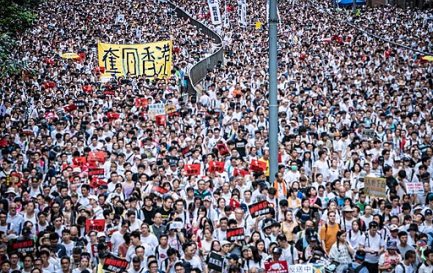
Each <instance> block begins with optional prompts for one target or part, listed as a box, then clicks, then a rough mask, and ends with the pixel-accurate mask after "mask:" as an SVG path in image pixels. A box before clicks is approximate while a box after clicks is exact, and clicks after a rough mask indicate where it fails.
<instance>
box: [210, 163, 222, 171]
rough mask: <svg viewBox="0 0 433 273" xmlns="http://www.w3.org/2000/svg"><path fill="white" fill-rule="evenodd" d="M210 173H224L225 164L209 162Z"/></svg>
mask: <svg viewBox="0 0 433 273" xmlns="http://www.w3.org/2000/svg"><path fill="white" fill-rule="evenodd" d="M209 172H210V173H215V172H219V173H222V172H224V162H220V161H209Z"/></svg>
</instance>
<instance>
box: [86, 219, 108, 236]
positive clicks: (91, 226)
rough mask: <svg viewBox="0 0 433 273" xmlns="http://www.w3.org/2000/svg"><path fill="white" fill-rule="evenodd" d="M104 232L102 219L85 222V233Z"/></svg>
mask: <svg viewBox="0 0 433 273" xmlns="http://www.w3.org/2000/svg"><path fill="white" fill-rule="evenodd" d="M92 230H94V231H97V232H104V230H105V220H104V219H97V220H92V219H87V220H86V233H89V232H90V231H92Z"/></svg>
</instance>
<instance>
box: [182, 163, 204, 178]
mask: <svg viewBox="0 0 433 273" xmlns="http://www.w3.org/2000/svg"><path fill="white" fill-rule="evenodd" d="M184 169H185V171H186V175H188V176H196V175H200V164H185V167H184Z"/></svg>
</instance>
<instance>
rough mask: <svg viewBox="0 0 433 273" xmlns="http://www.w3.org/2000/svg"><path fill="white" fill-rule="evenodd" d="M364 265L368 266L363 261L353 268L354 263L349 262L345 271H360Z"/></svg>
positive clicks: (356, 272) (354, 272)
mask: <svg viewBox="0 0 433 273" xmlns="http://www.w3.org/2000/svg"><path fill="white" fill-rule="evenodd" d="M364 267H366V265H365V264H363V263H362V264H361V265H359V266H358V267H356V268H353V264H349V266H348V267H347V269H346V270H345V271H344V273H359V272H360V271H361V270H362V269H363V268H364Z"/></svg>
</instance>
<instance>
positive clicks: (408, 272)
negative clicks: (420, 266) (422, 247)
mask: <svg viewBox="0 0 433 273" xmlns="http://www.w3.org/2000/svg"><path fill="white" fill-rule="evenodd" d="M415 261H416V253H415V251H413V250H409V251H407V252H406V254H405V255H404V261H403V262H401V263H399V264H398V265H396V267H395V271H394V272H395V273H415V268H414V264H415ZM430 272H431V271H430Z"/></svg>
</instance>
